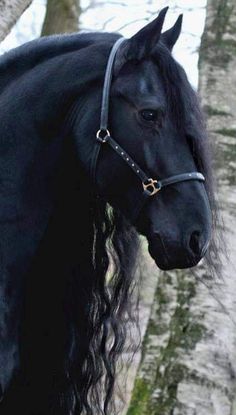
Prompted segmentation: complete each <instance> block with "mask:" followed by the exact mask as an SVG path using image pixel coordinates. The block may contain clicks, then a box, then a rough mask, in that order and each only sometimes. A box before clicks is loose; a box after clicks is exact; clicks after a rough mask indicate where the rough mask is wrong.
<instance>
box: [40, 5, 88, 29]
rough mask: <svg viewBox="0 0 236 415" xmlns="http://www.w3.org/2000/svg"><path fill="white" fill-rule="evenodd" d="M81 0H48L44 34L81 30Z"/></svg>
mask: <svg viewBox="0 0 236 415" xmlns="http://www.w3.org/2000/svg"><path fill="white" fill-rule="evenodd" d="M80 13H81V10H80V0H48V1H47V10H46V16H45V20H44V24H43V28H42V36H46V35H51V34H57V33H73V32H77V31H78V30H79V16H80Z"/></svg>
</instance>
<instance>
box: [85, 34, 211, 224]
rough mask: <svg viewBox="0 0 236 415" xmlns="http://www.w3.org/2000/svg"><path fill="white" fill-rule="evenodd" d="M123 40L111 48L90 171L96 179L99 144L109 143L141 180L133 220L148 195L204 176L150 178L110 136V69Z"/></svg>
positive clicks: (186, 174) (180, 175)
mask: <svg viewBox="0 0 236 415" xmlns="http://www.w3.org/2000/svg"><path fill="white" fill-rule="evenodd" d="M124 41H125V39H124V38H119V39H118V40H117V41H116V42H115V44H114V45H113V48H112V50H111V53H110V56H109V59H108V63H107V67H106V73H105V79H104V85H103V94H102V107H101V119H100V128H99V130H98V131H97V134H96V141H97V146H96V147H95V150H94V157H93V160H92V166H91V173H92V177H93V179H94V181H95V179H96V166H97V160H98V156H99V152H100V148H101V144H109V145H110V147H112V148H113V150H114V151H115V152H116V153H117V154H118V155H119V156H120V157H121V158H122V159H123V160H124V162H125V163H126V164H128V165H129V167H130V168H131V169H132V170H133V172H134V173H135V174H136V175H137V176H138V177H139V179H140V180H141V182H142V188H143V198H142V201H141V204H140V205H139V206H136V210H135V212H134V215H133V216H134V217H133V220H135V219H136V218H137V216H138V214H139V212H140V210H141V208H142V206H143V204H144V202H145V200H146V199H147V198H148V197H151V196H154V195H155V194H157V193H158V192H159V191H160V190H161V189H162V188H163V187H166V186H169V185H171V184H175V183H179V182H184V181H188V180H198V181H201V182H204V181H205V177H204V176H203V174H202V173H200V172H191V173H182V174H177V175H175V176H170V177H168V178H166V179H162V180H158V179H152V178H150V177H149V176H148V175H146V173H145V172H144V171H143V170H142V169H141V167H140V166H139V165H138V164H137V163H136V162H135V161H134V160H133V159H132V158H131V157H130V155H129V154H128V153H127V152H126V151H125V150H124V149H123V148H122V147H121V146H120V145H119V144H118V143H117V142H116V141H115V140H114V138H112V136H111V133H110V131H109V129H108V116H109V102H110V89H111V81H112V70H113V64H114V60H115V56H116V52H117V50H118V49H119V47H120V45H121V43H123V42H124Z"/></svg>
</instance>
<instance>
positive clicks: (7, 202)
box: [0, 9, 214, 415]
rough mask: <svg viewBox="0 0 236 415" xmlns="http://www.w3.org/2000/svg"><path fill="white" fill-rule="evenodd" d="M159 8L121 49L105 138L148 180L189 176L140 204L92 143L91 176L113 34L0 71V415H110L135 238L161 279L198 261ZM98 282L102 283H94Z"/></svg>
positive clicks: (206, 221) (196, 146)
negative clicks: (159, 270)
mask: <svg viewBox="0 0 236 415" xmlns="http://www.w3.org/2000/svg"><path fill="white" fill-rule="evenodd" d="M165 13H166V9H164V10H162V12H161V13H160V15H159V16H158V17H157V19H156V20H154V21H153V22H152V23H150V24H148V25H147V26H146V27H144V28H143V29H142V30H141V31H140V32H138V33H137V34H136V35H134V36H133V37H132V38H131V39H129V40H126V41H124V42H123V43H122V44H121V45H120V48H119V50H118V52H117V55H116V59H115V62H114V67H113V82H112V88H111V91H110V93H111V107H110V112H109V128H110V131H111V132H112V135H113V137H114V139H115V140H116V142H117V143H119V145H120V146H121V147H122V148H124V149H125V151H126V152H127V154H129V155H130V156H131V157H132V159H133V160H135V162H136V163H137V165H138V166H141V168H142V169H143V170H144V171H145V172H146V173H147V172H148V174H150V177H153V178H157V177H158V178H159V179H163V178H165V177H168V176H171V175H178V174H182V173H186V172H194V171H196V170H198V171H199V172H201V173H202V174H203V175H204V176H205V178H206V181H205V183H203V182H201V181H198V180H191V181H182V182H180V183H175V184H172V185H170V186H168V187H166V188H163V189H162V190H161V191H160V192H158V193H157V194H156V195H155V196H154V197H150V198H148V200H147V201H146V202H145V203H144V204H143V206H142V209H140V211H139V214H138V216H137V217H136V218H135V221H134V220H133V212H134V211H135V210H136V207H137V205H138V204H139V201H140V197H142V192H143V189H142V183H141V181H140V180H139V178H138V177H137V175H136V174H134V172H133V170H132V169H131V168H130V167H129V166H128V164H127V163H125V162H124V160H123V159H122V157H120V156H119V155H118V154H117V152H116V151H114V150H113V149H112V148H111V147H110V146H108V145H107V144H106V143H104V144H102V145H101V146H102V147H101V149H100V153H99V157H98V159H97V163H96V175H95V176H96V177H95V179H96V180H95V181H94V180H93V179H92V177H91V164H92V162H93V154H94V148H95V146H97V145H98V143H97V141H96V132H97V130H98V128H99V123H100V109H101V98H102V89H103V81H104V74H105V69H106V64H107V61H108V57H109V54H110V51H111V48H112V46H113V44H114V43H115V42H116V41H117V39H118V38H119V37H120V36H119V35H117V34H114V33H83V34H79V35H78V34H74V35H68V36H52V37H47V38H43V39H40V40H36V41H33V42H30V43H27V44H26V45H23V46H21V47H19V48H17V49H15V50H13V51H10V52H9V53H6V54H5V55H4V56H3V57H1V60H0V157H1V164H0V202H1V203H0V229H1V239H0V258H1V262H0V266H1V274H0V340H1V341H0V385H1V391H2V392H1V394H2V400H1V404H0V410H1V414H3V415H6V414H9V415H13V414H16V413H20V414H22V415H50V414H55V415H75V414H81V413H82V412H83V413H85V414H88V415H90V414H91V415H93V414H96V415H98V414H100V413H101V414H109V415H110V414H111V413H112V409H109V408H111V407H110V402H111V398H112V392H113V386H114V379H115V367H116V361H117V357H118V356H119V354H120V353H121V352H122V350H123V347H124V343H125V336H126V326H125V324H124V321H125V320H127V315H129V311H130V303H131V301H130V298H131V293H132V291H133V285H134V270H135V263H136V257H137V252H138V246H139V243H138V236H137V235H138V233H140V234H143V235H145V236H146V238H147V240H148V244H149V251H150V254H151V256H152V257H153V258H154V259H155V261H156V263H157V265H158V266H159V267H160V268H162V269H173V268H189V267H192V266H194V265H196V264H197V263H198V262H199V260H200V259H201V258H202V257H203V256H204V255H205V253H206V250H207V247H208V245H209V240H210V237H211V230H212V227H213V225H212V223H214V221H212V218H213V216H214V213H213V209H212V206H213V192H212V186H211V178H210V176H211V171H210V159H209V151H208V144H207V138H206V133H205V126H204V122H203V117H202V114H201V111H200V109H199V104H198V101H197V98H196V95H195V93H194V91H193V90H192V88H191V87H190V85H189V83H188V81H187V78H186V75H185V72H184V70H183V69H182V68H181V67H180V66H179V65H178V64H177V63H176V62H175V60H174V59H173V57H172V55H171V50H172V47H173V46H174V44H175V42H176V41H177V39H178V37H179V34H180V30H181V21H182V17H180V18H179V19H178V20H177V22H176V24H175V25H174V27H173V28H172V29H170V30H168V31H167V32H164V33H162V34H161V30H162V25H163V21H164V16H165ZM107 276H108V277H107Z"/></svg>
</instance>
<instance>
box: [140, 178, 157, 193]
mask: <svg viewBox="0 0 236 415" xmlns="http://www.w3.org/2000/svg"><path fill="white" fill-rule="evenodd" d="M142 184H143V189H144V191H145V192H147V193H148V195H149V196H153V195H155V194H156V193H157V192H159V191H160V190H161V184H160V182H158V180H153V179H148V183H144V182H143V183H142Z"/></svg>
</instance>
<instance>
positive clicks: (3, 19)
mask: <svg viewBox="0 0 236 415" xmlns="http://www.w3.org/2000/svg"><path fill="white" fill-rule="evenodd" d="M31 2H32V0H0V41H2V40H3V39H4V38H5V37H6V36H7V35H8V33H9V32H10V30H11V28H12V27H13V26H14V24H15V23H16V21H17V20H18V19H19V17H20V16H21V15H22V13H23V12H24V11H25V10H26V9H27V7H28V6H29V5H30V4H31Z"/></svg>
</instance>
